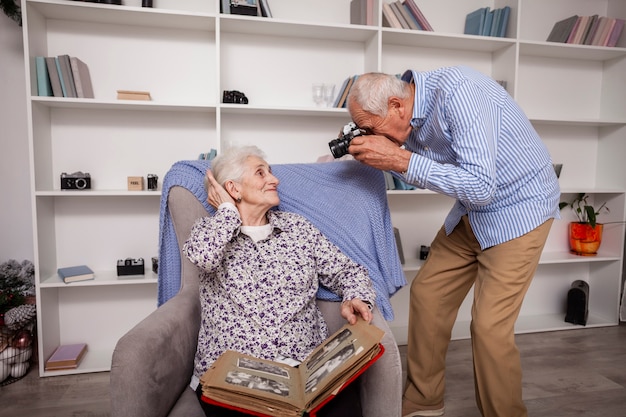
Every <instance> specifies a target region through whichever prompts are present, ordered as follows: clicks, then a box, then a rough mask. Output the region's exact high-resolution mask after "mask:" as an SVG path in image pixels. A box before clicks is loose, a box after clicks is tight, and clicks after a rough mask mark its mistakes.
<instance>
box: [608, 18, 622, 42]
mask: <svg viewBox="0 0 626 417" xmlns="http://www.w3.org/2000/svg"><path fill="white" fill-rule="evenodd" d="M624 22H626V21H625V20H624V19H619V18H616V19H615V26H613V30H612V31H611V34H610V36H609V40H608V42H607V44H606V46H616V45H617V42H618V41H619V38H620V37H621V36H622V32H623V31H624Z"/></svg>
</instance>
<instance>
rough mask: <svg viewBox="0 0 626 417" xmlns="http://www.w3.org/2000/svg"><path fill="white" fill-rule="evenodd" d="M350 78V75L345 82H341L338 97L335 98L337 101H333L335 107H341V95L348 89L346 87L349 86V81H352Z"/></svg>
mask: <svg viewBox="0 0 626 417" xmlns="http://www.w3.org/2000/svg"><path fill="white" fill-rule="evenodd" d="M350 78H352V77H348V78H346V79H345V80H343V83H342V84H341V88H340V89H339V92H338V93H337V97H336V98H335V102H334V103H333V107H340V106H339V101H340V100H341V96H342V95H343V92H344V91H345V90H346V87H347V86H348V81H350Z"/></svg>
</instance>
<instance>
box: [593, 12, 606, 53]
mask: <svg viewBox="0 0 626 417" xmlns="http://www.w3.org/2000/svg"><path fill="white" fill-rule="evenodd" d="M608 22H609V18H608V17H606V16H601V17H600V18H598V27H597V29H596V33H594V35H593V39H592V40H591V44H590V45H594V46H598V45H600V38H601V36H602V32H603V31H604V29H605V28H606V25H607V24H608Z"/></svg>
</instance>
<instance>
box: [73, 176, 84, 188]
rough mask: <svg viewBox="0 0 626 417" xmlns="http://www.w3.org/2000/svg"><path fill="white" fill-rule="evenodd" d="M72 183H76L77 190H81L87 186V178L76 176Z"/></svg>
mask: <svg viewBox="0 0 626 417" xmlns="http://www.w3.org/2000/svg"><path fill="white" fill-rule="evenodd" d="M74 185H76V188H78V189H79V190H83V189H85V188H86V187H87V180H85V179H84V178H76V181H75V182H74Z"/></svg>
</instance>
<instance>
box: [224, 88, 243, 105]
mask: <svg viewBox="0 0 626 417" xmlns="http://www.w3.org/2000/svg"><path fill="white" fill-rule="evenodd" d="M222 103H235V104H248V97H246V95H245V94H244V93H242V92H241V91H237V90H230V91H229V90H224V96H223V97H222Z"/></svg>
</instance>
